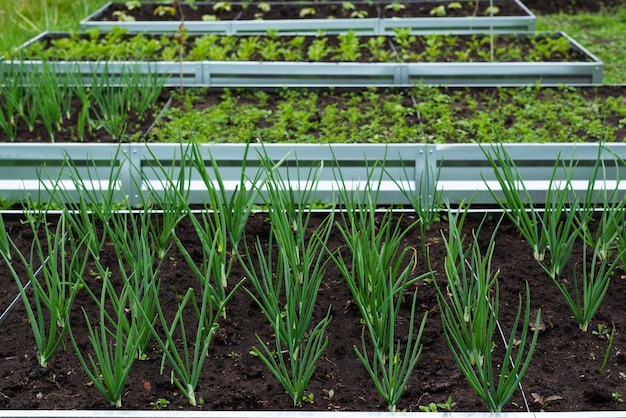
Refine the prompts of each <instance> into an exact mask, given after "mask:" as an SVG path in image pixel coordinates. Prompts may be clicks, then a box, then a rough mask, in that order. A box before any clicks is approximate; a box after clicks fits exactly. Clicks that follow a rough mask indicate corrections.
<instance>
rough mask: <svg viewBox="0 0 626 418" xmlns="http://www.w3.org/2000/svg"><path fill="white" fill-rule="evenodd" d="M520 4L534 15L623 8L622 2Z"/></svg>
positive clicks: (580, 0)
mask: <svg viewBox="0 0 626 418" xmlns="http://www.w3.org/2000/svg"><path fill="white" fill-rule="evenodd" d="M522 3H524V5H525V6H526V7H528V8H529V9H530V10H531V11H532V12H533V13H535V14H541V15H546V14H552V13H569V14H575V13H580V12H590V13H595V12H599V11H600V10H603V9H610V8H612V7H616V6H623V5H624V4H625V3H624V0H553V1H547V0H523V1H522Z"/></svg>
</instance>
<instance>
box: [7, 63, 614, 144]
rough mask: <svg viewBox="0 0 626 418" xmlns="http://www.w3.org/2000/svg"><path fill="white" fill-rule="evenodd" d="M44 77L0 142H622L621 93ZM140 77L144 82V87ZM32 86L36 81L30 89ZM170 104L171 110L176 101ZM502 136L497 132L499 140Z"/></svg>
mask: <svg viewBox="0 0 626 418" xmlns="http://www.w3.org/2000/svg"><path fill="white" fill-rule="evenodd" d="M75 77H79V76H78V75H76V74H74V75H72V72H68V73H66V74H63V75H61V74H57V73H54V72H52V71H44V72H43V73H41V74H40V75H39V76H38V79H37V82H38V83H39V82H41V84H36V85H35V86H33V85H32V79H30V78H29V77H28V76H26V75H23V74H22V75H21V76H20V75H17V74H14V75H13V76H11V77H9V78H7V79H8V80H11V81H12V82H13V83H12V84H10V83H7V84H5V85H4V86H2V87H0V90H1V92H2V94H0V141H2V142H43V143H45V142H50V141H52V142H59V143H60V142H84V143H90V142H102V143H115V142H119V141H123V142H134V141H144V140H145V141H149V142H178V141H180V140H183V141H188V140H190V139H195V140H196V141H199V142H216V143H217V142H219V143H241V142H245V140H246V139H247V138H249V137H250V135H251V134H252V135H253V136H254V138H255V139H259V140H262V141H263V142H264V143H280V142H297V143H305V142H313V143H317V142H323V143H459V142H460V143H466V142H493V141H495V140H499V141H502V142H521V143H535V142H597V141H606V142H620V141H623V140H624V138H625V137H626V108H625V106H624V100H625V97H626V91H625V89H624V87H620V86H615V87H611V86H602V87H559V88H546V87H537V86H529V87H520V88H439V87H428V86H417V87H415V88H414V89H383V88H379V89H374V88H371V89H308V90H306V89H299V90H295V89H284V90H260V89H226V90H223V89H201V88H188V89H186V90H185V91H184V92H183V93H182V94H181V93H180V92H179V91H178V90H172V89H166V88H163V87H162V80H159V78H157V77H152V78H150V77H144V78H142V79H141V80H139V79H138V78H136V77H134V76H130V75H129V76H128V78H129V79H128V80H127V82H126V87H125V88H123V89H120V88H116V87H110V86H108V85H107V80H108V78H107V76H106V75H103V76H101V77H100V78H94V79H93V83H92V86H91V87H90V88H89V91H90V93H89V94H86V93H87V89H86V88H85V87H82V85H81V84H79V83H75V82H74V78H75ZM133 80H134V81H133ZM22 84H29V85H31V87H28V88H25V87H23V86H21V85H22ZM168 100H169V101H168ZM494 132H495V133H496V134H497V135H496V136H494Z"/></svg>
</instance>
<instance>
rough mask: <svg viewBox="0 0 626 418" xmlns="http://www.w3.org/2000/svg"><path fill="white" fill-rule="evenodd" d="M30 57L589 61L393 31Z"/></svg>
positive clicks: (55, 49) (93, 45)
mask: <svg viewBox="0 0 626 418" xmlns="http://www.w3.org/2000/svg"><path fill="white" fill-rule="evenodd" d="M17 54H18V56H19V57H20V58H24V59H46V60H51V61H96V60H100V59H103V60H104V59H106V60H118V61H177V60H179V59H182V60H183V61H287V62H295V61H297V62H364V63H370V62H490V61H496V62H517V61H523V62H543V61H547V62H568V61H580V62H589V61H593V59H592V58H591V57H589V56H587V55H585V53H583V52H582V51H581V50H580V49H579V48H578V47H576V46H575V45H574V44H572V41H571V40H570V39H569V38H568V37H567V36H565V35H563V34H561V33H537V34H531V35H529V34H514V35H512V34H492V35H490V34H474V35H450V34H431V35H414V34H412V33H411V31H410V29H407V30H405V29H396V30H395V34H394V35H393V36H383V35H381V36H367V35H359V34H357V33H356V32H354V31H349V32H347V33H344V34H340V35H333V34H320V35H318V36H306V35H298V36H277V35H274V36H273V35H272V34H265V35H262V36H261V35H258V36H236V35H219V34H207V35H195V34H185V33H183V34H182V36H181V35H174V34H161V35H155V34H143V33H141V34H134V35H133V34H130V33H128V32H127V31H126V30H125V29H115V30H113V31H111V32H107V33H102V34H101V33H99V31H98V30H97V29H90V30H88V31H86V33H83V34H79V33H75V34H63V33H44V34H42V36H39V37H37V38H35V39H33V40H32V41H31V42H29V43H28V44H26V45H25V46H24V48H22V49H20V50H18V52H17ZM181 54H182V56H181Z"/></svg>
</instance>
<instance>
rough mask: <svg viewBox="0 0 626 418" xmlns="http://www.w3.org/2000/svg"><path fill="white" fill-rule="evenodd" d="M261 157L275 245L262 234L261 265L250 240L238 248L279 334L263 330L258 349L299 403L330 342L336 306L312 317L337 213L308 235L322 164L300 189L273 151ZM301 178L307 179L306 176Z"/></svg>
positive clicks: (258, 298)
mask: <svg viewBox="0 0 626 418" xmlns="http://www.w3.org/2000/svg"><path fill="white" fill-rule="evenodd" d="M261 157H262V163H263V167H264V169H265V172H266V173H267V178H268V181H267V182H266V183H265V184H266V186H267V192H266V196H265V198H266V199H267V200H266V203H267V205H268V207H269V220H270V222H271V229H270V238H269V245H268V246H267V247H266V248H265V247H263V246H262V244H261V242H260V240H259V239H258V238H257V241H256V244H255V246H254V250H255V251H256V259H257V260H258V265H259V270H258V271H257V270H255V268H254V263H253V262H252V259H253V255H252V251H250V248H249V247H248V245H247V244H245V245H244V252H243V254H240V253H238V259H239V261H240V263H241V264H242V266H243V268H244V271H245V272H246V276H247V277H248V279H249V280H250V282H251V283H252V286H253V287H254V290H255V292H253V291H252V290H249V289H246V290H247V292H248V294H249V295H250V296H251V297H252V299H253V300H254V301H255V302H256V303H257V305H258V306H259V307H260V308H261V310H262V312H263V314H264V315H265V317H266V318H267V320H268V322H269V323H270V324H271V326H272V329H273V331H274V335H275V346H274V347H273V348H272V349H270V346H268V345H266V344H265V342H264V341H263V340H262V339H261V337H259V336H257V338H258V341H259V347H254V349H253V350H254V353H255V354H256V355H257V356H258V357H259V358H260V359H261V361H262V362H263V363H264V364H265V366H266V367H267V368H268V369H269V370H270V372H271V373H272V374H273V375H274V377H275V378H276V379H277V380H278V381H279V382H280V384H281V385H282V386H283V388H284V389H285V391H286V392H287V394H288V395H289V396H290V397H291V399H292V400H293V403H294V405H295V406H298V405H300V404H301V403H302V400H303V396H304V392H305V390H306V388H307V386H308V383H309V381H310V379H311V376H312V375H313V371H314V370H315V365H316V363H317V361H318V360H319V359H320V357H321V356H322V354H323V352H324V350H325V349H326V346H327V345H328V337H326V336H325V331H326V328H327V326H328V325H329V323H330V321H331V316H330V308H329V310H328V312H327V314H326V315H325V316H324V317H323V318H322V320H320V321H319V322H318V323H317V324H316V325H312V317H313V312H314V310H315V305H316V300H317V294H318V292H319V289H320V285H321V282H322V279H323V277H324V272H325V267H326V263H327V262H328V259H326V260H324V259H323V256H324V254H325V252H324V251H323V248H324V247H325V245H326V243H327V241H328V237H329V235H330V231H331V228H332V223H333V213H332V212H331V214H330V215H329V216H328V217H327V218H326V219H325V220H324V221H323V222H322V223H321V224H320V225H319V226H318V227H317V228H316V230H315V231H314V232H313V234H312V236H310V237H309V236H307V230H308V228H309V221H310V218H311V213H312V212H311V209H310V207H307V202H309V201H311V199H310V197H311V193H314V192H315V190H316V189H317V187H316V186H317V184H318V182H319V175H320V174H321V167H318V168H317V169H315V168H311V170H310V171H309V174H308V177H307V179H306V180H305V183H306V187H301V188H300V191H294V190H293V189H292V188H291V186H290V178H289V174H288V172H287V175H286V176H283V175H282V174H281V173H280V171H279V169H277V167H276V166H275V164H274V162H273V161H271V160H270V158H269V157H268V156H267V154H265V155H262V156H261ZM298 172H299V171H298ZM298 181H299V182H300V183H301V179H300V178H298ZM266 252H267V253H266Z"/></svg>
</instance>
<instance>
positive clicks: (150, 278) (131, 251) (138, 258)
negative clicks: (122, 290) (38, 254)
mask: <svg viewBox="0 0 626 418" xmlns="http://www.w3.org/2000/svg"><path fill="white" fill-rule="evenodd" d="M154 216H156V215H153V214H151V213H150V212H149V211H147V210H144V211H140V212H139V213H138V214H133V213H129V212H116V213H114V214H112V215H111V216H110V217H109V218H108V222H107V223H106V224H104V228H105V229H106V230H107V236H108V237H109V239H110V242H111V244H112V246H113V248H115V250H116V254H118V257H117V260H118V267H119V269H118V270H116V271H119V277H120V278H121V280H122V282H123V283H124V284H125V285H126V286H130V288H131V289H132V298H129V301H128V306H127V307H128V308H129V310H128V314H127V315H128V316H129V317H130V320H129V321H128V322H127V323H121V325H128V326H131V327H133V328H135V329H133V330H130V329H129V330H126V331H125V332H126V333H127V334H133V335H134V338H135V339H136V340H137V341H136V343H135V345H136V347H137V352H136V353H135V355H136V357H137V358H138V359H145V358H147V354H146V350H147V348H148V345H149V344H150V342H151V340H152V332H151V331H150V325H149V324H148V323H146V322H149V323H150V324H153V323H155V322H156V320H157V306H156V305H157V303H158V300H157V298H156V296H155V295H156V294H157V293H158V291H159V288H160V281H159V280H158V275H159V271H160V268H161V263H162V262H163V259H162V258H158V257H157V255H156V250H155V247H156V245H155V243H154V241H153V240H152V239H151V235H150V224H151V218H152V217H154ZM94 263H95V266H96V268H97V270H98V273H99V275H100V277H102V276H103V275H110V274H111V272H112V271H113V270H111V269H110V268H108V267H107V266H105V265H103V262H102V260H101V259H100V258H99V257H98V258H96V257H94Z"/></svg>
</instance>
